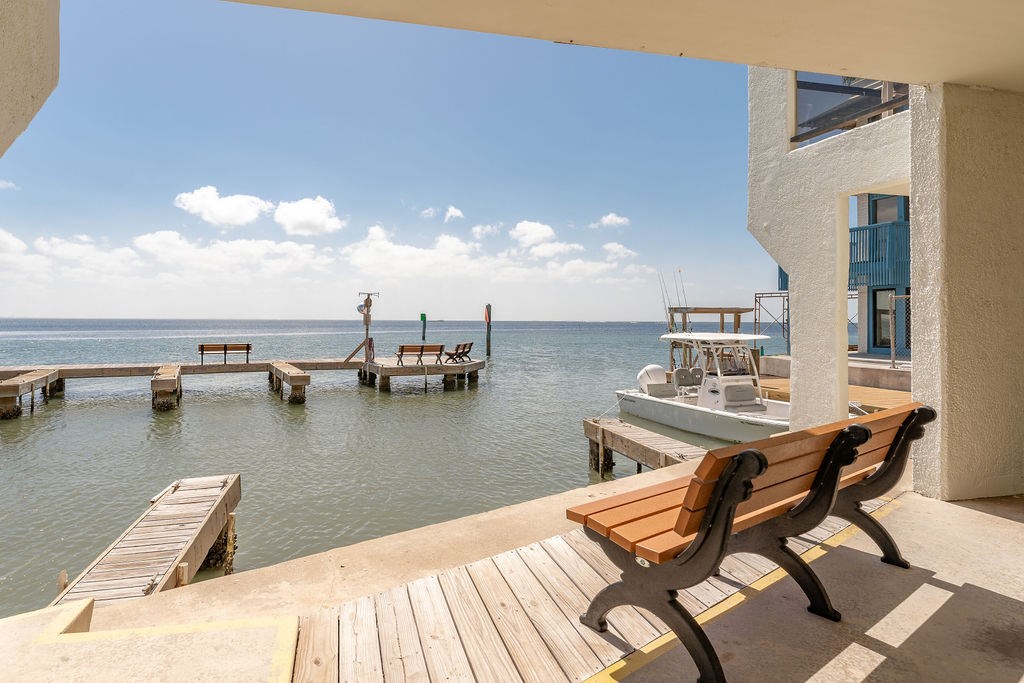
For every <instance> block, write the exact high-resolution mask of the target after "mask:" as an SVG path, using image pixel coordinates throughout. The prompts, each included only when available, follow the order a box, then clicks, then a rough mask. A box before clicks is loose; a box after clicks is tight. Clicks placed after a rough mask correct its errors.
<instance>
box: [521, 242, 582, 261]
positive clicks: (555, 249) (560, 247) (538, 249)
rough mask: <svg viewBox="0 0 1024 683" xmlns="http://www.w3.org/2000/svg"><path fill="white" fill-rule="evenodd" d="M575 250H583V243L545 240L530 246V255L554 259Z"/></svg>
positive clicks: (537, 257)
mask: <svg viewBox="0 0 1024 683" xmlns="http://www.w3.org/2000/svg"><path fill="white" fill-rule="evenodd" d="M574 251H583V245H582V244H570V243H568V242H543V243H542V244H538V245H536V246H533V247H531V248H530V256H531V257H532V258H535V259H553V258H556V257H558V256H561V255H563V254H569V253H571V252H574Z"/></svg>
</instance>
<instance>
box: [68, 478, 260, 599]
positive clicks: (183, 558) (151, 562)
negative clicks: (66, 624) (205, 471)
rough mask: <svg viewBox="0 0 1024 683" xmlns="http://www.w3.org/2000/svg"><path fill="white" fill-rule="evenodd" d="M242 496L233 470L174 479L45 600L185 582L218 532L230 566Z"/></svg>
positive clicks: (138, 592) (108, 595) (124, 594)
mask: <svg viewBox="0 0 1024 683" xmlns="http://www.w3.org/2000/svg"><path fill="white" fill-rule="evenodd" d="M241 496H242V483H241V477H240V476H239V475H237V474H227V475H219V476H214V477H198V478H192V479H181V480H179V481H176V482H174V483H173V484H171V485H170V486H168V487H167V488H166V489H164V490H163V491H161V492H160V493H159V494H157V495H156V496H155V497H154V498H153V499H152V500H151V501H150V507H149V509H147V510H146V511H145V512H144V513H143V514H142V516H141V517H139V518H138V519H137V520H135V522H134V523H133V524H132V525H131V526H129V527H128V529H127V530H126V531H125V532H124V533H123V534H121V536H120V537H118V539H117V540H116V541H114V542H113V543H112V544H111V545H110V546H109V547H108V548H107V549H106V550H104V551H103V552H102V553H101V554H100V556H99V557H97V558H96V559H95V560H94V561H93V562H92V564H90V565H89V566H88V567H86V569H85V571H83V572H82V573H81V574H80V575H79V576H78V577H77V578H76V579H75V580H74V581H72V582H71V583H69V584H68V585H67V586H66V587H65V588H64V589H63V590H62V591H61V592H60V595H58V596H57V598H56V599H55V600H54V601H53V602H52V603H50V604H51V605H59V604H62V603H65V602H70V601H72V600H81V599H84V598H93V599H94V600H95V601H96V604H97V605H103V604H105V603H111V602H114V601H119V600H131V599H135V598H141V597H143V596H146V595H149V594H151V593H158V592H160V591H163V590H166V589H168V588H175V587H177V586H181V585H186V584H187V583H188V582H189V581H191V580H192V577H194V576H195V574H196V572H197V571H198V570H199V567H200V566H201V565H202V564H203V561H204V560H205V559H206V556H207V554H208V553H209V552H210V548H212V547H213V545H214V543H215V542H216V541H217V540H218V539H219V538H220V537H221V535H222V534H223V535H224V541H225V543H226V551H225V555H226V556H227V558H226V560H225V563H226V565H227V567H228V569H230V561H231V555H232V554H233V553H234V512H233V511H234V509H235V506H236V505H238V501H239V499H240V498H241Z"/></svg>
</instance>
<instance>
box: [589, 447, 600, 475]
mask: <svg viewBox="0 0 1024 683" xmlns="http://www.w3.org/2000/svg"><path fill="white" fill-rule="evenodd" d="M587 443H589V444H590V471H591V472H597V470H598V468H600V467H601V447H600V446H599V445H598V443H597V442H596V441H588V442H587Z"/></svg>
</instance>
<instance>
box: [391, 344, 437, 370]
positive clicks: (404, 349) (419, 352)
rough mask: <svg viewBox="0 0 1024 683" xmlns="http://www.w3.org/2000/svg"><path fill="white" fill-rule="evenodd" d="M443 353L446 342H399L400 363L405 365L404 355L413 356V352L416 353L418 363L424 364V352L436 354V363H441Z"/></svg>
mask: <svg viewBox="0 0 1024 683" xmlns="http://www.w3.org/2000/svg"><path fill="white" fill-rule="evenodd" d="M442 353H444V344H399V345H398V364H399V365H405V363H403V362H402V356H411V355H413V354H416V364H417V365H423V354H427V355H428V356H435V358H434V363H440V362H441V354H442Z"/></svg>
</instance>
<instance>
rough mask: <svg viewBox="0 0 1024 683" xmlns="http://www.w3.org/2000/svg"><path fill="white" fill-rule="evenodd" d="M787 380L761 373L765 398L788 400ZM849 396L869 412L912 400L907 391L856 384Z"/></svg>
mask: <svg viewBox="0 0 1024 683" xmlns="http://www.w3.org/2000/svg"><path fill="white" fill-rule="evenodd" d="M789 381H790V380H789V377H772V376H771V375H762V376H761V388H762V389H764V392H765V397H766V398H771V399H775V400H777V401H788V400H789V396H790V388H789ZM849 396H850V400H851V401H857V402H858V403H860V404H861V407H862V408H864V410H867V411H868V412H869V413H874V412H877V411H879V410H885V409H886V408H896V407H897V406H901V405H905V404H907V403H910V401H912V400H913V399H912V398H911V395H910V392H909V391H899V390H897V389H880V388H878V387H863V386H859V385H857V384H851V385H850V393H849Z"/></svg>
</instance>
